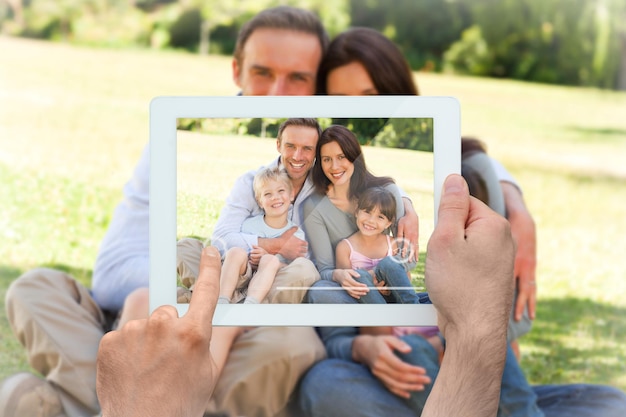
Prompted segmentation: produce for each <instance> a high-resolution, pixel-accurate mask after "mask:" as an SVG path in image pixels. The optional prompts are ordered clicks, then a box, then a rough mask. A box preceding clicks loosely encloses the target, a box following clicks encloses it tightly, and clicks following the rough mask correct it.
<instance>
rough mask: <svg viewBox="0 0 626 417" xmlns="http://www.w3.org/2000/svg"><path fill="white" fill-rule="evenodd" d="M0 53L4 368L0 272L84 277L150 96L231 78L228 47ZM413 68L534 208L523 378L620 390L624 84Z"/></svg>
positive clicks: (624, 281)
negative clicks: (41, 269)
mask: <svg viewBox="0 0 626 417" xmlns="http://www.w3.org/2000/svg"><path fill="white" fill-rule="evenodd" d="M0 50H1V51H2V53H1V54H0V202H1V203H0V241H1V242H2V244H1V245H0V304H1V306H0V307H1V309H0V378H3V377H5V376H7V375H9V374H11V373H14V372H16V371H18V370H27V369H28V368H29V367H28V364H27V363H26V362H25V356H24V354H23V352H22V349H21V346H20V345H19V344H18V342H17V341H16V340H15V339H14V337H13V336H12V334H11V331H10V329H9V328H8V324H7V321H6V317H5V313H4V294H5V292H6V289H7V287H8V286H9V283H10V282H11V281H12V280H13V279H15V278H16V277H17V276H19V274H21V273H22V272H24V271H26V270H28V269H31V268H34V267H37V266H51V267H54V268H58V269H63V270H66V271H69V272H70V273H72V274H73V275H74V276H76V277H77V278H78V279H79V280H81V282H83V283H84V284H86V285H88V284H89V280H90V276H91V268H92V266H93V263H94V260H95V256H96V253H97V250H98V245H99V242H100V241H101V239H102V237H103V235H104V233H105V231H106V228H107V225H108V222H109V220H110V217H111V214H112V212H113V209H114V207H115V205H116V204H117V202H118V201H119V199H120V197H121V189H122V187H123V185H124V183H125V182H126V180H127V179H128V178H129V177H130V175H131V173H132V170H133V168H134V166H135V163H136V162H137V160H138V158H139V155H140V152H141V150H142V148H143V146H144V145H145V144H146V142H147V140H148V105H149V102H150V100H151V99H152V98H153V97H154V96H158V95H234V94H236V92H237V88H236V87H235V86H234V84H233V82H232V79H231V76H230V59H229V58H227V57H217V56H211V57H208V58H207V57H200V56H195V55H190V54H186V53H178V52H153V51H142V50H126V51H115V50H98V49H89V48H80V47H73V46H68V45H63V44H53V43H46V42H39V41H30V40H22V39H12V38H5V37H0ZM416 79H417V81H418V83H419V86H420V90H421V92H422V93H423V94H427V95H452V96H456V97H458V98H459V100H460V101H461V105H462V113H463V116H462V117H463V132H464V133H465V134H468V135H474V136H477V137H480V138H482V139H483V140H485V141H486V142H487V144H488V147H489V151H490V153H491V154H492V155H494V156H495V157H496V158H497V159H498V160H500V161H501V162H502V163H503V164H504V165H505V166H507V167H508V168H509V169H510V171H511V173H512V174H513V175H514V176H515V177H516V178H517V180H518V181H519V182H520V183H521V184H522V186H523V188H524V192H525V199H526V202H527V204H528V206H529V208H530V210H531V212H532V213H533V214H534V216H535V220H536V222H537V229H538V270H537V276H538V277H537V278H538V284H539V301H538V319H537V321H536V322H535V325H534V328H533V330H532V332H531V333H530V334H528V335H527V336H525V337H524V338H523V339H522V340H521V349H522V352H523V359H522V366H523V368H524V369H525V371H526V372H527V375H528V377H529V379H530V380H531V382H532V383H564V382H591V383H603V384H609V385H613V386H617V387H619V388H621V389H624V390H626V320H625V317H626V262H625V261H624V254H625V253H626V239H625V238H624V236H626V216H624V206H625V204H626V163H625V162H624V161H625V157H626V117H624V115H626V94H625V93H616V92H608V91H600V90H595V89H582V88H572V87H555V86H547V85H538V84H529V83H522V82H514V81H502V80H487V79H478V78H472V77H457V76H447V75H437V74H427V73H417V74H416ZM233 147H234V148H236V147H235V146H233ZM390 151H393V152H398V153H397V154H394V157H398V156H400V157H401V158H404V156H403V155H407V156H406V158H410V156H408V155H410V153H406V154H403V153H402V152H401V151H396V150H381V149H368V150H367V152H368V154H367V159H368V162H369V161H376V160H380V161H384V160H385V159H386V158H387V156H383V155H382V153H384V152H390ZM262 162H265V161H261V162H260V163H262ZM260 163H255V164H254V165H253V166H251V167H250V168H254V167H255V166H257V165H259V164H260ZM240 173H241V168H240V167H239V166H235V165H233V169H232V171H228V172H227V173H225V174H226V177H230V181H232V180H233V179H234V178H235V177H236V176H238V175H239V174H240ZM381 173H382V172H381ZM389 174H391V175H394V174H393V173H392V172H389ZM224 181H225V182H226V181H228V179H225V180H224ZM405 186H406V187H408V188H410V187H411V184H406V185H403V187H405ZM222 187H224V185H223V184H222ZM227 188H228V187H224V189H227ZM205 195H207V194H205ZM218 210H219V208H218V207H217V206H216V207H214V208H213V211H212V213H213V215H217V213H218ZM424 249H425V245H424V246H423V247H422V250H424Z"/></svg>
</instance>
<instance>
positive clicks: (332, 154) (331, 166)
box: [320, 142, 354, 186]
mask: <svg viewBox="0 0 626 417" xmlns="http://www.w3.org/2000/svg"><path fill="white" fill-rule="evenodd" d="M320 159H321V163H322V171H323V172H324V175H326V177H327V178H328V179H329V180H330V182H331V183H332V184H333V185H335V186H337V185H346V184H350V178H352V174H353V173H354V164H353V163H352V162H350V161H349V160H348V158H346V156H345V155H344V153H343V150H342V149H341V146H339V144H338V143H337V142H329V143H326V144H324V145H322V147H321V148H320Z"/></svg>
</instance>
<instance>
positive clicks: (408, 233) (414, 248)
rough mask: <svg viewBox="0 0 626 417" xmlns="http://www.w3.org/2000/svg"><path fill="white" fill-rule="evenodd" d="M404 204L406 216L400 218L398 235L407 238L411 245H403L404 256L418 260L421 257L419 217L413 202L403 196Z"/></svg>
mask: <svg viewBox="0 0 626 417" xmlns="http://www.w3.org/2000/svg"><path fill="white" fill-rule="evenodd" d="M402 203H403V206H404V216H403V217H401V218H400V219H398V237H400V238H403V239H406V240H407V241H408V242H409V243H410V244H411V245H410V247H409V248H408V254H407V248H406V245H405V246H404V247H403V251H402V256H403V257H407V256H408V258H407V259H408V260H409V261H417V258H418V257H419V218H418V216H417V212H416V211H415V209H414V208H413V202H412V201H411V200H410V199H409V198H407V197H402Z"/></svg>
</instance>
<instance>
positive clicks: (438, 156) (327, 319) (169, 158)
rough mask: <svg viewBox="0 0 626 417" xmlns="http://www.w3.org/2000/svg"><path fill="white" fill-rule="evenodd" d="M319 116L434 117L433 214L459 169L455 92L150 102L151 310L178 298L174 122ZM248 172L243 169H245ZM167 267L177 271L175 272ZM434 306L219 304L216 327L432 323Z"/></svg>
mask: <svg viewBox="0 0 626 417" xmlns="http://www.w3.org/2000/svg"><path fill="white" fill-rule="evenodd" d="M246 117H267V118H285V117H316V118H321V117H324V118H356V117H371V118H380V117H390V118H399V117H403V118H432V120H433V145H434V151H433V154H434V155H433V157H434V162H433V164H434V168H433V170H434V172H433V178H434V184H433V195H434V206H435V207H434V210H435V211H434V216H435V222H436V218H437V209H438V206H439V200H440V195H441V188H442V185H443V181H444V179H445V178H446V177H447V176H448V175H449V174H451V173H460V168H461V140H460V137H461V134H460V124H461V115H460V104H459V102H458V101H457V99H455V98H453V97H427V96H367V97H354V96H352V97H348V96H310V97H267V96H264V97H243V96H236V97H209V96H191V97H182V96H169V97H166V96H164V97H156V98H154V99H153V100H152V102H151V103H150V229H149V230H150V290H149V294H150V311H153V310H154V309H155V308H157V307H158V306H161V305H173V306H175V307H176V309H177V310H178V313H179V315H181V316H182V315H184V314H185V313H186V311H187V309H188V306H189V305H188V304H178V303H177V300H176V176H177V174H176V148H177V145H176V142H177V131H176V121H177V119H179V118H246ZM241 174H243V172H242V173H241ZM164 271H172V273H171V274H168V273H164ZM436 323H437V316H436V311H435V309H434V308H433V306H432V305H406V304H405V305H401V304H384V305H380V304H369V305H365V304H356V305H345V304H260V305H253V306H250V305H242V304H237V305H221V304H220V305H218V306H217V308H216V311H215V315H214V318H213V324H215V325H224V326H232V325H241V326H392V325H393V326H411V325H415V326H426V325H436Z"/></svg>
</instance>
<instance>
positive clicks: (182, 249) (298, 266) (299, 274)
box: [176, 238, 320, 304]
mask: <svg viewBox="0 0 626 417" xmlns="http://www.w3.org/2000/svg"><path fill="white" fill-rule="evenodd" d="M203 248H204V245H203V243H202V242H201V241H199V240H197V239H193V238H184V239H181V240H179V241H178V243H177V244H176V267H177V269H178V274H179V275H180V276H181V277H194V278H195V277H197V276H198V267H199V265H200V255H201V254H202V249H203ZM319 279H320V274H319V272H317V269H316V268H315V265H313V262H311V261H310V260H308V259H306V258H297V259H295V260H294V261H293V262H291V263H290V264H289V265H287V266H285V267H283V268H281V269H280V271H278V273H277V274H276V278H274V283H273V284H272V288H271V289H270V292H269V293H268V294H267V297H265V300H264V301H263V303H283V304H300V303H301V302H302V300H303V299H304V296H305V294H306V292H307V290H308V288H309V287H310V286H311V285H313V284H314V283H315V282H316V281H318V280H319ZM286 287H290V288H295V289H293V290H292V289H284V288H286ZM237 298H238V295H237V294H235V295H234V296H233V299H237Z"/></svg>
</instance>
